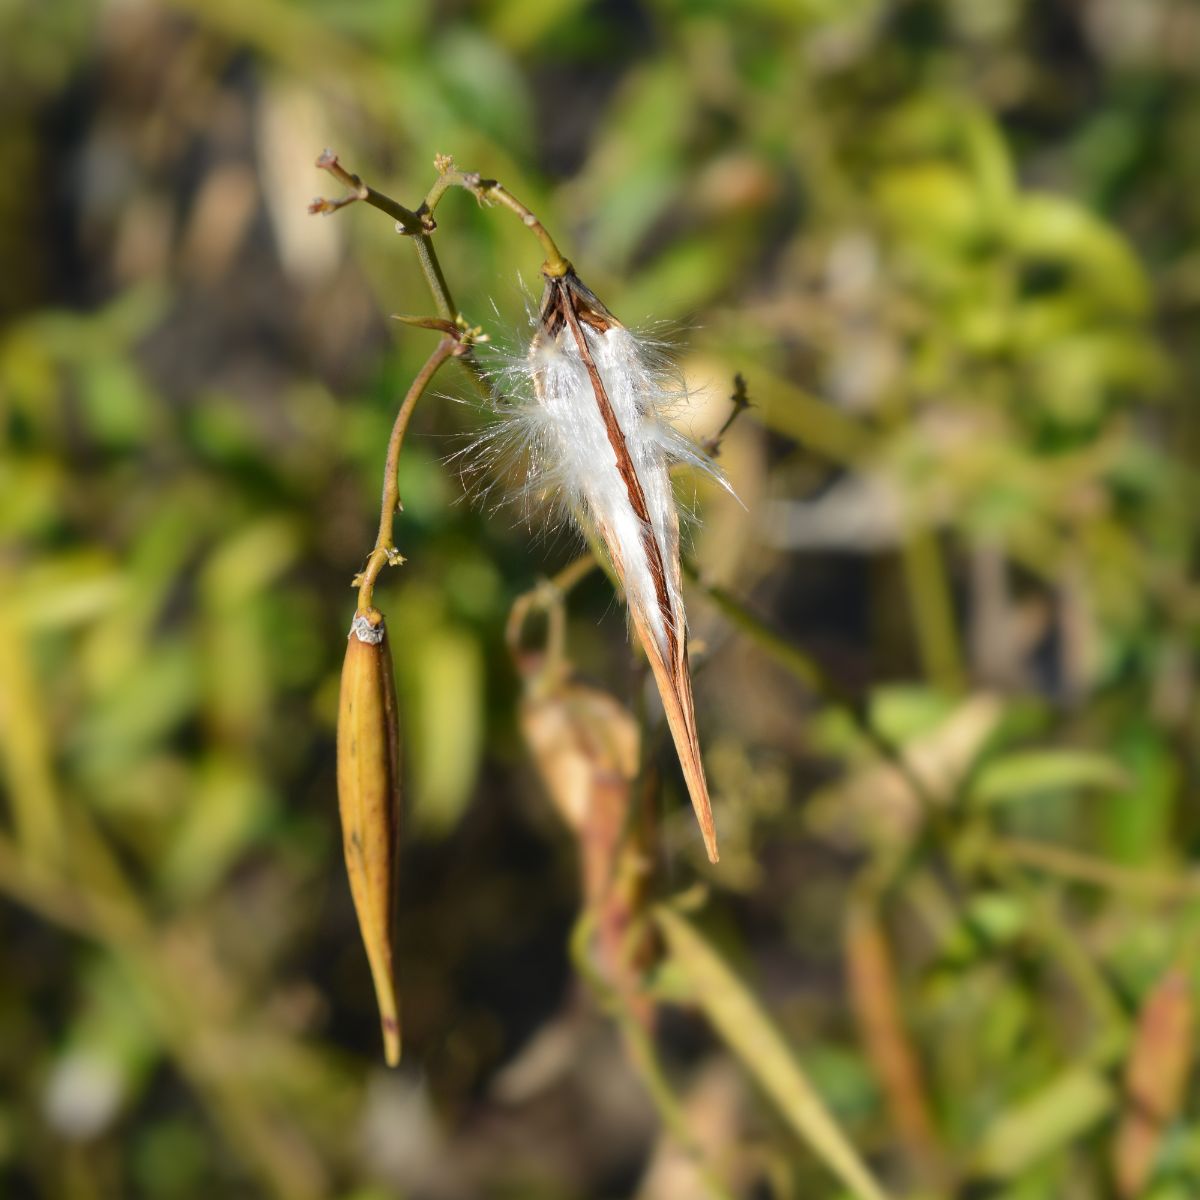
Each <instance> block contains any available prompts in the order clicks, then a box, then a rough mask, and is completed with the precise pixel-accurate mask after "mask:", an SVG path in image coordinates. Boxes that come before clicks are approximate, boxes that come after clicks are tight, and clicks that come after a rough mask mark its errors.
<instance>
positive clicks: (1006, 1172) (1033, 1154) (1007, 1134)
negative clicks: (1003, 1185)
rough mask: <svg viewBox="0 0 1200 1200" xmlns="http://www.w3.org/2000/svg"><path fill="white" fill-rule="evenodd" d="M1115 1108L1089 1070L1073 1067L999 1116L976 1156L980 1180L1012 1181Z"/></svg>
mask: <svg viewBox="0 0 1200 1200" xmlns="http://www.w3.org/2000/svg"><path fill="white" fill-rule="evenodd" d="M1115 1103H1116V1094H1115V1092H1114V1090H1113V1088H1112V1086H1111V1085H1110V1084H1109V1083H1108V1082H1107V1080H1105V1079H1104V1077H1103V1076H1102V1075H1100V1074H1099V1073H1098V1072H1096V1071H1094V1070H1092V1069H1091V1068H1088V1067H1072V1068H1070V1069H1069V1070H1067V1071H1064V1072H1063V1073H1062V1074H1061V1075H1059V1076H1058V1078H1056V1079H1055V1080H1053V1081H1052V1082H1051V1083H1049V1084H1047V1085H1046V1086H1045V1087H1043V1088H1042V1089H1041V1090H1040V1091H1038V1092H1037V1093H1035V1094H1034V1095H1033V1096H1031V1097H1029V1098H1028V1099H1027V1100H1025V1101H1023V1102H1022V1103H1021V1104H1019V1105H1017V1106H1016V1107H1014V1108H1011V1109H1009V1110H1008V1111H1007V1112H1005V1113H1003V1114H1002V1115H1001V1116H999V1117H997V1118H996V1119H995V1120H994V1121H993V1122H992V1124H991V1126H990V1127H989V1128H988V1130H987V1131H986V1133H985V1134H984V1136H983V1139H982V1141H981V1143H980V1145H979V1149H978V1151H977V1152H976V1155H975V1159H974V1165H975V1169H976V1170H977V1171H978V1172H979V1173H980V1174H982V1175H986V1176H989V1177H993V1178H999V1179H1015V1178H1017V1177H1018V1176H1020V1175H1021V1174H1022V1172H1024V1171H1026V1170H1027V1169H1028V1168H1029V1167H1030V1166H1032V1165H1033V1164H1034V1163H1036V1162H1037V1161H1038V1160H1039V1159H1041V1158H1044V1157H1045V1156H1046V1155H1048V1154H1052V1153H1054V1152H1055V1151H1056V1150H1061V1149H1063V1148H1064V1147H1065V1146H1067V1145H1069V1144H1070V1143H1071V1142H1073V1141H1074V1140H1075V1139H1076V1138H1078V1137H1080V1136H1081V1135H1082V1134H1084V1133H1086V1132H1087V1131H1088V1130H1089V1129H1090V1128H1092V1126H1094V1125H1095V1124H1097V1123H1098V1122H1099V1121H1101V1120H1102V1119H1103V1118H1104V1117H1106V1116H1107V1115H1108V1114H1109V1112H1111V1111H1112V1109H1113V1107H1114V1105H1115Z"/></svg>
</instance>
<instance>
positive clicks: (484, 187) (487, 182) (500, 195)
mask: <svg viewBox="0 0 1200 1200" xmlns="http://www.w3.org/2000/svg"><path fill="white" fill-rule="evenodd" d="M434 165H435V166H436V167H437V169H438V178H437V182H436V183H435V184H434V185H433V187H431V188H430V189H429V192H428V194H427V195H426V197H425V199H424V201H422V203H421V207H420V208H418V209H417V216H418V217H419V219H420V220H421V221H422V222H423V224H424V227H425V229H426V230H427V231H428V230H433V229H436V228H437V222H435V221H434V219H433V210H434V209H435V208H437V206H438V202H439V201H440V200H441V198H442V197H443V196H444V195H445V194H446V192H448V191H449V190H450V189H451V188H452V187H458V188H462V189H463V190H464V191H468V192H470V193H471V195H473V196H474V197H475V199H476V200H478V201H479V203H480V204H502V205H503V206H504V207H505V208H507V209H509V210H510V211H511V212H514V213H516V215H517V216H518V217H520V218H521V224H523V225H524V226H525V228H526V229H528V230H529V231H530V232H531V233H532V234H533V236H534V237H536V238H537V240H538V241H539V242H540V243H541V246H542V251H543V253H544V254H545V255H546V261H545V262H544V263H543V264H542V273H543V274H544V275H549V276H552V277H558V276H560V275H565V274H566V273H567V272H568V271H569V270H570V269H571V264H570V263H569V262H568V261H567V260H566V259H565V258H564V257H563V255H562V252H561V251H560V250H559V248H558V246H557V245H556V244H555V241H554V239H553V238H552V237H551V236H550V233H549V231H548V230H547V229H546V227H545V226H544V225H543V224H542V223H541V221H539V220H538V218H537V217H536V216H535V215H534V214H533V212H532V211H530V209H528V208H526V207H525V205H524V204H522V203H521V202H520V200H518V199H517V198H516V196H514V195H513V194H512V193H511V192H510V191H509V190H508V189H507V188H506V187H505V186H504V185H503V184H502V183H500V182H498V181H497V180H495V179H484V178H483V176H482V175H480V174H479V172H478V171H459V170H458V169H457V168H456V167H455V166H454V160H453V159H452V158H451V157H450V156H449V155H445V154H439V155H438V156H437V158H436V159H434Z"/></svg>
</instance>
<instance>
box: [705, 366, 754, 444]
mask: <svg viewBox="0 0 1200 1200" xmlns="http://www.w3.org/2000/svg"><path fill="white" fill-rule="evenodd" d="M729 400H730V403H731V404H732V405H733V411H732V412H730V414H729V416H727V417H726V418H725V424H724V425H722V426H721V428H720V429H718V430H717V432H716V433H715V434H713V436H712V437H710V438H707V439H706V440H705V442H704V453H705V454H707V455H708V456H709V458H716V457H717V455H718V454H720V453H721V439H722V438H724V436H725V435H726V434H727V433H728V432H729V430H730V427H731V426H732V425H733V423H734V421H736V420H737V419H738V417H740V416H741V415H742V413H744V412H745V411H746V409H748V408H753V407H754V405H753V404H752V403H751V402H750V396H749V395H748V394H747V392H746V378H745V376H744V375H743V374H742V373H741V371H739V372H738V373H737V374H736V375H734V377H733V394H732V395H731V396H730V397H729Z"/></svg>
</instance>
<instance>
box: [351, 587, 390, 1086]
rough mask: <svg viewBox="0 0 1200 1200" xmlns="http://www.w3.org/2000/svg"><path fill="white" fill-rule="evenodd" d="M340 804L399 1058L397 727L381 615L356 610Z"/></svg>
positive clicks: (361, 913)
mask: <svg viewBox="0 0 1200 1200" xmlns="http://www.w3.org/2000/svg"><path fill="white" fill-rule="evenodd" d="M337 780H338V808H339V810H340V812H341V819H342V844H343V848H344V850H345V854H346V872H347V874H348V875H349V877H350V892H351V895H352V896H353V897H354V909H355V912H356V913H357V915H358V927H359V929H360V930H361V932H362V939H363V945H364V946H365V947H366V951H367V960H368V961H369V963H370V966H371V977H372V979H373V981H374V984H375V997H376V1000H377V1002H378V1004H379V1018H380V1022H381V1025H382V1027H383V1048H384V1057H385V1058H386V1059H387V1062H388V1065H389V1066H395V1065H396V1064H397V1063H398V1062H399V1061H400V1008H399V1004H398V1003H397V999H396V984H395V976H394V969H393V962H392V945H393V936H394V932H395V913H396V877H397V859H398V856H399V833H400V730H399V724H398V718H397V712H396V684H395V677H394V675H393V672H392V654H391V649H390V647H389V646H388V637H387V627H386V625H385V623H384V619H383V614H382V613H381V612H380V611H379V610H378V609H376V608H367V609H365V610H363V611H360V612H358V613H356V614H355V616H354V621H353V623H352V624H351V626H350V634H349V638H348V640H347V645H346V659H345V663H344V664H343V666H342V685H341V694H340V697H339V703H338V726H337Z"/></svg>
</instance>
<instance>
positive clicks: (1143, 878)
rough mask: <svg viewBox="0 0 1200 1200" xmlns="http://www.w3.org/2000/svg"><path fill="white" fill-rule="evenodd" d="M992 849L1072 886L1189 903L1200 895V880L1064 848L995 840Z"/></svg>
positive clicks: (1030, 842) (1016, 840) (1023, 839)
mask: <svg viewBox="0 0 1200 1200" xmlns="http://www.w3.org/2000/svg"><path fill="white" fill-rule="evenodd" d="M992 849H993V851H994V852H995V853H996V854H997V855H1000V856H1001V857H1003V858H1006V859H1008V860H1009V861H1011V862H1014V863H1019V864H1020V865H1021V866H1023V867H1032V868H1034V869H1035V870H1039V871H1044V872H1045V873H1046V874H1049V875H1056V876H1058V877H1059V878H1060V879H1065V880H1069V881H1070V882H1072V883H1086V884H1092V885H1093V886H1095V887H1101V888H1108V889H1110V890H1112V891H1117V892H1131V893H1135V894H1141V895H1147V896H1154V897H1156V898H1158V899H1163V900H1186V899H1189V898H1193V897H1196V896H1200V879H1197V878H1196V877H1194V876H1188V875H1165V874H1159V873H1157V872H1152V871H1139V870H1136V869H1134V868H1131V867H1123V866H1120V865H1119V864H1117V863H1110V862H1105V861H1103V860H1102V859H1099V858H1094V857H1093V856H1092V855H1090V854H1081V853H1080V852H1079V851H1078V850H1071V849H1068V848H1067V847H1065V846H1052V845H1050V844H1049V843H1046V842H1036V841H1032V840H1029V839H1027V838H1014V837H1002V838H996V839H995V840H994V841H993V843H992Z"/></svg>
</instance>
